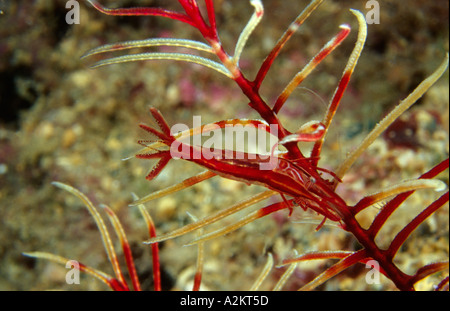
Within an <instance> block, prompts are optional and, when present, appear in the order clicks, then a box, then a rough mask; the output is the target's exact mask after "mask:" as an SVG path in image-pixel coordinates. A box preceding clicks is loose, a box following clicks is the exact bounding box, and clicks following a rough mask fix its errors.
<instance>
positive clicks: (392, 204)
mask: <svg viewBox="0 0 450 311" xmlns="http://www.w3.org/2000/svg"><path fill="white" fill-rule="evenodd" d="M448 166H449V159H446V160H444V161H442V162H441V163H439V164H438V165H436V166H435V167H433V168H432V169H431V170H429V171H428V172H426V173H425V174H423V175H422V176H420V177H419V178H420V179H430V178H434V177H435V176H437V175H438V174H440V173H441V172H443V171H444V170H446V169H448ZM413 193H414V191H408V192H405V193H402V194H399V195H397V196H396V197H395V198H393V199H392V200H391V201H389V202H388V203H387V204H386V205H385V206H384V207H383V209H382V210H381V211H380V213H378V215H377V217H376V218H375V219H374V221H373V222H372V225H371V226H370V228H369V229H368V230H367V231H368V234H369V235H370V236H371V237H372V238H375V236H376V235H377V233H378V232H379V231H380V229H381V227H382V226H383V224H384V223H385V222H386V221H387V219H388V218H389V217H390V216H391V215H392V213H393V212H394V211H395V210H396V209H397V208H398V207H399V206H400V204H402V203H403V202H404V201H405V200H406V199H407V198H408V197H409V196H410V195H411V194H413Z"/></svg>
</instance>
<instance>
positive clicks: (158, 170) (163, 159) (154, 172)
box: [136, 151, 172, 180]
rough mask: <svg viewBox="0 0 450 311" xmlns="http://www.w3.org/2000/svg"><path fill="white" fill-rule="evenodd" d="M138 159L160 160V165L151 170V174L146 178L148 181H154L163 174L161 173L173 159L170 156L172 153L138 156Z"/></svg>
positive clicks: (157, 164)
mask: <svg viewBox="0 0 450 311" xmlns="http://www.w3.org/2000/svg"><path fill="white" fill-rule="evenodd" d="M136 158H138V159H155V158H160V160H159V161H158V163H156V165H155V166H153V168H152V169H151V171H150V173H148V175H147V176H146V177H145V178H146V179H147V180H152V179H154V178H155V177H156V176H158V175H159V173H161V171H162V170H163V169H164V167H165V166H166V165H167V163H169V161H170V160H171V159H172V156H171V155H170V151H160V152H158V153H153V154H137V155H136Z"/></svg>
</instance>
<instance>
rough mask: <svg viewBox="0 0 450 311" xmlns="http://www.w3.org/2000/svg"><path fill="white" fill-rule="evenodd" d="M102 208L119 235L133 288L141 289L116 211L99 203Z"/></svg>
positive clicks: (128, 244) (128, 245)
mask: <svg viewBox="0 0 450 311" xmlns="http://www.w3.org/2000/svg"><path fill="white" fill-rule="evenodd" d="M101 206H102V207H103V209H104V210H105V211H106V213H107V215H108V218H109V220H110V221H111V224H112V225H113V227H114V231H116V234H117V236H118V237H119V240H120V244H121V246H122V250H123V255H124V257H125V262H126V264H127V268H128V273H129V274H130V278H131V282H132V284H133V288H134V290H135V291H140V290H141V284H140V282H139V279H138V274H137V271H136V267H135V265H134V259H133V255H132V253H131V247H130V243H128V239H127V237H126V235H125V231H124V230H123V228H122V225H121V224H120V221H119V218H118V217H117V215H116V213H114V211H113V210H112V209H111V208H109V207H108V206H106V205H101Z"/></svg>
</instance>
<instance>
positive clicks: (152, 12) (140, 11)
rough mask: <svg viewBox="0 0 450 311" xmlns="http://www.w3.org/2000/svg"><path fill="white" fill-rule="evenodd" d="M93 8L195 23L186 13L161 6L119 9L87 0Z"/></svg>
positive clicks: (126, 14)
mask: <svg viewBox="0 0 450 311" xmlns="http://www.w3.org/2000/svg"><path fill="white" fill-rule="evenodd" d="M87 1H88V2H89V3H90V4H91V5H92V6H93V7H94V8H96V9H97V10H98V11H100V12H102V13H103V14H106V15H114V16H162V17H167V18H170V19H174V20H178V21H181V22H184V23H187V24H189V25H191V26H194V27H195V24H194V23H193V22H192V20H191V18H190V17H189V16H186V14H181V13H177V12H173V11H170V10H165V9H162V8H144V7H137V8H119V9H109V8H107V7H104V6H103V5H101V4H100V3H98V2H97V1H95V0H87Z"/></svg>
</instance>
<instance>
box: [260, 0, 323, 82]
mask: <svg viewBox="0 0 450 311" xmlns="http://www.w3.org/2000/svg"><path fill="white" fill-rule="evenodd" d="M322 1H323V0H314V1H311V3H310V4H309V5H308V6H307V7H306V8H305V9H304V10H303V12H302V13H300V15H299V16H298V17H297V18H296V19H295V21H294V22H292V24H291V25H290V26H289V28H288V29H287V30H286V32H285V33H284V34H283V35H282V36H281V38H280V39H279V40H278V42H277V44H276V45H275V47H274V48H273V49H272V51H271V52H270V53H269V55H268V56H267V57H266V59H265V60H264V62H263V64H262V65H261V68H260V69H259V71H258V74H257V75H256V78H255V81H254V86H255V90H258V89H259V88H260V86H261V83H262V82H263V80H264V78H265V77H266V75H267V72H268V71H269V69H270V67H271V66H272V64H273V62H274V60H275V58H276V57H277V56H278V54H279V53H280V51H281V49H282V48H283V46H284V45H285V44H286V42H287V41H288V40H289V39H290V38H291V37H292V35H293V34H294V33H295V32H296V31H297V29H298V28H299V27H300V25H301V24H303V22H304V21H305V20H306V18H308V16H309V15H310V14H311V13H312V12H313V11H314V10H315V9H316V8H317V7H318V6H319V5H320V4H321V3H322Z"/></svg>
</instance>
